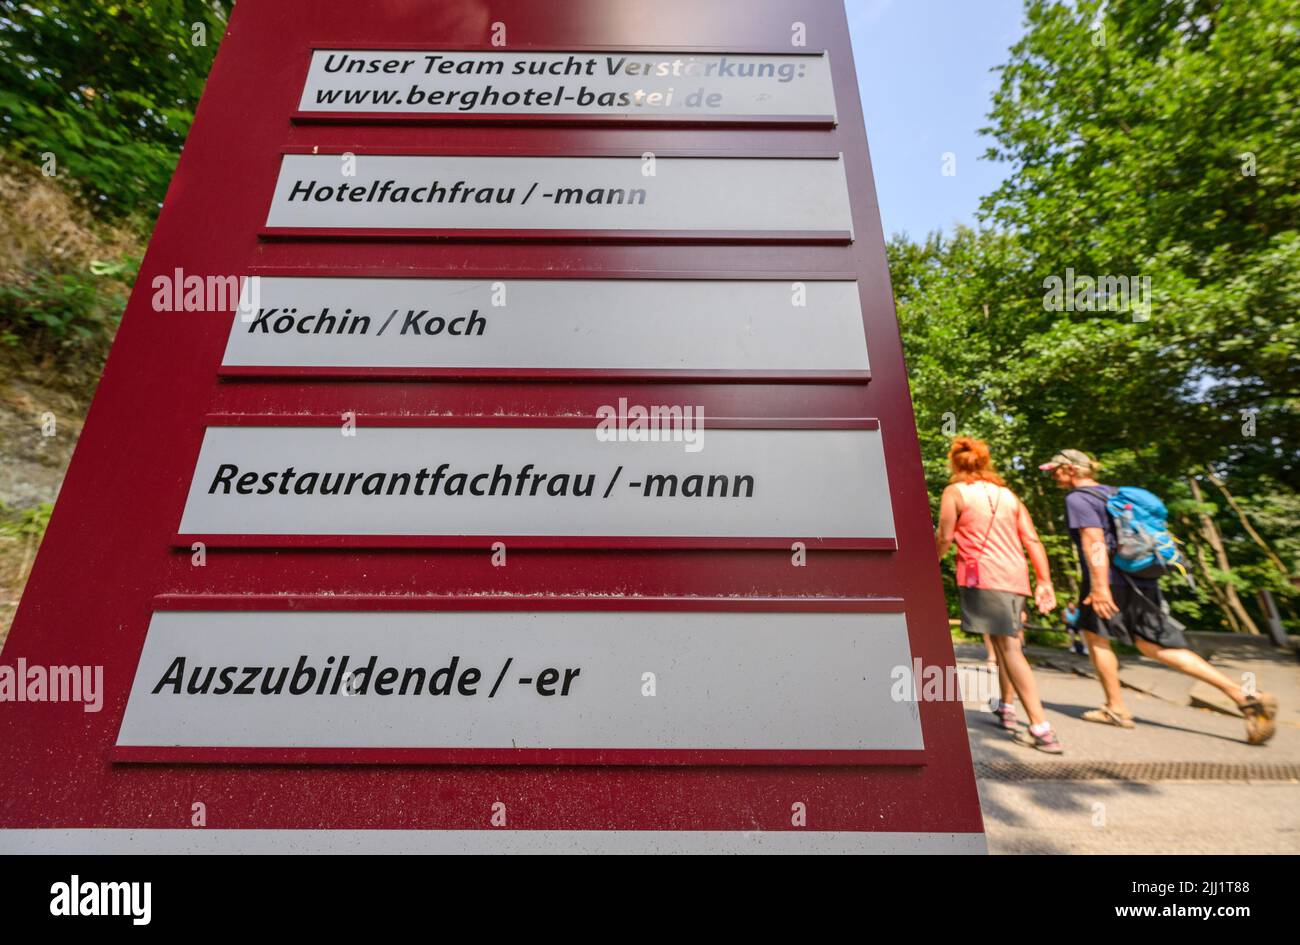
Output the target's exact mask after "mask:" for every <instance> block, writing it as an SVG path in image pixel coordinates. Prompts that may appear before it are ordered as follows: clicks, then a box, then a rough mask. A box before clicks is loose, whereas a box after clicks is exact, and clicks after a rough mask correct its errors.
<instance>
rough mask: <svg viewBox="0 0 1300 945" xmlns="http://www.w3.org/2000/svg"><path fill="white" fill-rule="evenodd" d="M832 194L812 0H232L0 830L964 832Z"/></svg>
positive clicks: (69, 554) (39, 569)
mask: <svg viewBox="0 0 1300 945" xmlns="http://www.w3.org/2000/svg"><path fill="white" fill-rule="evenodd" d="M873 195H874V184H873V180H872V177H871V168H870V162H869V159H868V155H867V146H866V140H865V136H864V132H863V123H862V113H861V108H860V104H859V100H858V93H857V85H856V80H855V76H854V71H853V65H852V53H851V49H850V44H849V37H848V29H847V23H846V20H845V16H844V12H843V10H842V9H840V8H839V6H838V5H837V4H824V3H813V2H808V0H763V2H761V3H754V2H741V0H734V2H732V0H710V2H707V3H701V2H697V0H644V2H642V0H628V2H625V3H621V4H618V5H610V4H608V3H606V2H603V0H563V2H553V3H546V4H539V3H534V2H529V0H518V2H507V0H502V2H499V3H495V4H492V5H491V6H490V8H489V7H487V6H481V7H474V8H463V7H460V6H454V5H430V4H426V3H416V2H409V3H388V4H384V5H382V7H378V8H376V9H374V10H372V11H367V12H366V13H365V14H364V15H359V14H358V9H357V7H356V5H355V4H353V3H345V2H342V0H276V2H270V0H244V2H241V3H240V4H238V6H237V8H236V9H235V12H234V14H233V15H232V19H231V23H230V27H229V29H228V31H227V35H226V37H225V38H224V39H223V41H222V45H221V48H220V51H219V53H218V55H217V58H216V62H215V65H214V67H213V70H212V74H211V76H210V78H209V81H208V85H207V88H206V91H205V93H204V96H203V100H202V102H201V104H200V106H199V109H198V113H197V116H196V120H195V123H194V126H193V130H192V132H191V134H190V137H189V140H188V141H187V143H186V146H185V150H184V154H183V156H182V158H181V161H180V166H179V168H178V170H177V173H176V177H175V179H174V180H173V182H172V186H171V188H170V190H169V192H168V195H167V199H166V201H165V203H164V205H163V208H162V211H161V213H160V215H159V219H158V224H157V228H156V230H155V233H154V237H153V240H152V242H151V244H150V247H149V251H148V254H147V256H146V258H145V260H144V263H143V268H142V270H141V273H140V277H139V279H138V281H137V284H136V286H135V289H134V292H133V293H132V296H131V299H130V302H129V305H128V308H127V311H126V313H125V316H124V318H123V321H122V326H121V329H120V331H119V333H118V337H117V340H116V343H115V345H114V347H113V350H112V353H111V355H110V357H109V361H108V364H107V367H106V369H105V372H104V376H103V380H102V381H101V383H100V387H99V391H98V393H97V395H96V398H95V401H94V403H93V405H92V409H91V411H90V415H89V417H88V420H87V422H86V425H85V428H84V431H83V433H82V435H81V439H80V442H79V443H78V446H77V450H76V453H75V456H74V457H73V461H72V464H71V467H70V469H69V471H68V475H67V478H66V480H65V483H64V486H63V490H62V494H61V496H60V499H59V501H58V504H57V506H56V508H55V511H54V515H53V518H52V520H51V522H50V526H49V530H48V532H47V535H46V538H45V541H44V544H43V546H42V548H41V551H40V554H39V557H38V559H37V561H36V563H35V566H34V568H33V570H32V574H31V578H30V581H29V584H28V587H27V591H26V593H25V595H24V598H23V601H22V603H21V605H20V607H19V609H18V612H17V615H16V618H15V621H14V625H13V629H12V631H11V635H10V638H9V641H8V644H7V646H6V648H5V651H4V654H3V665H4V666H6V667H11V669H10V671H9V673H8V675H7V678H8V680H9V682H10V688H9V690H8V692H7V694H6V692H5V690H4V689H3V688H2V687H0V696H3V697H4V699H3V701H0V849H11V850H68V851H82V850H105V849H131V850H137V851H141V850H196V851H199V850H258V849H281V850H330V849H370V848H373V849H378V850H415V849H428V850H433V849H449V850H503V851H505V850H548V849H549V850H637V849H646V850H755V851H761V850H780V851H785V850H790V851H795V850H809V851H841V850H843V851H865V852H889V851H900V852H916V851H945V852H956V851H961V852H968V851H982V850H983V846H984V844H983V826H982V822H981V818H980V814H979V806H978V798H977V795H976V790H975V782H974V777H973V772H972V766H971V762H970V752H969V749H968V746H967V742H966V733H965V724H964V719H963V713H962V707H961V703H960V701H959V700H953V699H951V698H950V699H948V700H947V701H943V700H931V701H909V700H908V698H900V696H899V695H898V692H899V690H898V686H897V685H896V684H897V683H898V681H899V678H900V676H899V674H900V673H904V672H905V673H906V674H907V675H908V676H909V677H910V676H911V675H912V674H913V673H914V672H915V669H916V667H917V666H923V667H939V668H946V667H951V666H952V665H953V653H952V647H951V643H950V640H949V637H948V632H947V621H946V613H945V608H944V605H943V598H942V593H941V590H940V583H939V576H938V568H937V565H936V563H935V560H934V553H933V541H932V533H931V523H930V517H929V507H928V502H927V497H926V491H925V483H924V478H923V475H922V468H921V462H920V456H919V451H918V448H917V439H916V433H915V429H914V424H913V418H912V411H911V404H910V400H909V396H908V389H907V378H906V373H905V368H904V363H903V354H902V350H901V346H900V341H899V333H898V327H897V324H896V321H895V317H894V313H893V307H892V300H891V294H890V286H889V276H888V271H887V268H886V262H885V252H884V242H883V236H882V233H881V228H880V223H879V218H878V212H877V208H876V205H875V201H874V196H873ZM5 678H6V677H5V675H4V674H3V672H0V682H3V681H4V679H5ZM96 680H98V682H97V681H96ZM37 683H39V685H38V684H37ZM74 683H75V684H76V685H75V686H74V685H73V684H74ZM904 688H906V687H904ZM74 689H75V692H74Z"/></svg>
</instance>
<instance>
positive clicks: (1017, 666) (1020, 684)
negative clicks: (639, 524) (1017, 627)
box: [993, 636, 1047, 725]
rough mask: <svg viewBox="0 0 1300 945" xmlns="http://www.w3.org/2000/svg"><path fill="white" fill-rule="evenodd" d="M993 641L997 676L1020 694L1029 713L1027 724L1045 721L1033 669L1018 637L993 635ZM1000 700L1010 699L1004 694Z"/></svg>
mask: <svg viewBox="0 0 1300 945" xmlns="http://www.w3.org/2000/svg"><path fill="white" fill-rule="evenodd" d="M993 643H994V645H995V646H996V647H997V650H998V670H999V672H998V676H999V678H1000V679H1001V680H1002V682H1003V685H1004V686H1006V685H1008V684H1009V685H1010V686H1012V687H1014V689H1015V693H1016V695H1018V696H1020V702H1021V704H1022V705H1023V706H1024V707H1025V712H1026V713H1028V715H1029V724H1030V725H1041V724H1042V723H1043V722H1046V721H1047V716H1046V715H1045V714H1044V713H1043V703H1042V702H1041V701H1039V698H1038V683H1037V682H1036V681H1035V680H1034V671H1033V668H1032V667H1030V665H1029V660H1027V659H1025V651H1024V649H1023V648H1022V647H1021V645H1020V638H1019V637H1018V636H1014V637H1002V636H995V637H993ZM1002 701H1003V702H1010V701H1011V700H1010V699H1008V698H1007V697H1006V696H1005V695H1004V696H1003V697H1002Z"/></svg>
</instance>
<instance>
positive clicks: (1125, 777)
mask: <svg viewBox="0 0 1300 945" xmlns="http://www.w3.org/2000/svg"><path fill="white" fill-rule="evenodd" d="M975 776H976V777H979V778H987V779H989V780H991V781H1297V782H1300V765H1293V764H1226V763H1218V762H1201V761H1039V762H1019V761H981V762H977V763H976V765H975Z"/></svg>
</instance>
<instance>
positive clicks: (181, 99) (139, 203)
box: [0, 0, 230, 226]
mask: <svg viewBox="0 0 1300 945" xmlns="http://www.w3.org/2000/svg"><path fill="white" fill-rule="evenodd" d="M229 6H230V4H229V3H227V2H224V0H132V2H117V3H113V2H106V0H0V112H2V113H3V115H4V118H3V121H0V147H2V148H3V149H4V150H5V151H6V152H7V153H8V154H9V155H10V156H16V157H21V158H25V159H27V160H30V161H31V162H33V163H34V164H44V163H45V162H46V156H47V155H52V156H53V159H54V161H55V162H57V168H58V171H59V173H60V176H63V175H65V174H66V175H67V178H68V181H69V183H70V184H71V185H72V186H74V187H76V188H78V189H79V191H80V192H81V194H82V195H83V196H84V197H85V198H86V202H87V203H88V204H89V205H90V206H91V207H92V209H94V210H95V211H96V212H97V213H98V214H100V215H102V216H105V217H123V216H132V215H139V216H140V217H142V224H143V225H145V226H148V225H150V224H152V221H153V219H154V217H155V215H156V214H157V210H158V206H159V205H160V204H161V202H162V199H163V196H164V194H165V193H166V190H167V183H168V181H169V180H170V179H171V175H172V172H173V171H174V170H175V167H176V160H177V157H178V156H179V154H180V150H181V146H182V145H183V144H184V142H185V136H186V135H187V134H188V133H189V129H190V122H191V121H192V119H193V115H194V109H195V107H196V106H197V104H198V100H199V95H200V93H201V92H202V91H203V83H204V80H205V78H206V77H207V74H208V69H209V67H210V66H211V64H212V58H213V56H214V55H215V53H216V49H217V45H218V43H219V42H220V40H221V37H222V34H223V33H224V31H225V23H226V18H227V15H228V9H229Z"/></svg>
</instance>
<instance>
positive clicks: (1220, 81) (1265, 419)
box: [890, 0, 1300, 626]
mask: <svg viewBox="0 0 1300 945" xmlns="http://www.w3.org/2000/svg"><path fill="white" fill-rule="evenodd" d="M1297 24H1300V0H1110V2H1107V3H1101V2H1099V0H1080V2H1078V3H1061V2H1049V0H1031V2H1029V3H1028V4H1027V7H1026V26H1027V29H1026V32H1025V35H1024V36H1023V38H1022V39H1021V40H1020V41H1019V42H1017V43H1016V44H1015V45H1014V46H1013V47H1012V49H1011V51H1010V58H1009V61H1008V62H1007V63H1006V64H1005V65H1004V66H1002V67H1001V69H1000V72H1001V84H1000V87H999V89H998V91H997V92H996V93H995V95H994V97H993V102H992V107H991V111H990V115H989V119H990V124H989V127H988V128H986V129H984V130H985V133H986V134H988V135H989V136H990V137H991V138H992V142H993V144H992V147H991V148H990V150H989V153H988V155H987V156H988V157H989V158H992V159H994V160H998V161H1004V162H1007V163H1008V164H1009V174H1008V177H1007V179H1006V181H1005V183H1004V184H1003V185H1002V186H1001V187H999V188H998V189H997V190H996V191H995V192H994V193H992V194H991V195H989V197H988V198H986V200H985V202H984V207H983V212H982V219H983V222H984V225H985V227H986V228H985V229H984V230H982V231H980V232H974V231H969V230H959V231H958V232H957V233H955V234H954V235H953V236H952V237H950V238H939V237H931V238H930V239H929V240H928V241H927V242H926V243H924V244H909V243H907V242H906V241H903V240H898V239H896V240H894V241H893V242H892V243H891V246H890V260H891V269H892V271H893V275H894V279H895V292H896V294H897V300H898V308H899V317H900V323H901V325H902V328H903V332H904V338H905V343H906V347H907V353H908V360H909V370H910V373H911V377H912V383H913V391H914V398H915V400H916V402H917V412H918V424H919V425H920V427H921V429H922V436H923V440H922V446H923V449H925V451H926V455H927V458H928V460H929V467H928V468H929V471H930V476H931V485H932V487H933V488H934V489H937V488H938V486H939V485H940V484H941V483H942V481H943V478H944V469H943V456H944V448H945V446H946V443H947V436H946V435H944V434H945V433H946V432H948V431H951V430H952V429H953V427H954V425H955V427H956V431H957V432H968V433H973V434H977V435H981V436H984V437H985V438H987V439H988V440H989V441H990V445H991V446H992V447H993V449H994V452H995V455H996V456H998V457H1000V459H1001V461H1002V465H1003V468H1004V473H1006V474H1007V475H1008V476H1009V478H1011V479H1012V480H1013V484H1014V485H1016V486H1017V487H1018V488H1019V490H1020V491H1021V492H1022V493H1024V495H1025V498H1026V500H1027V501H1028V502H1029V503H1030V506H1031V509H1032V510H1033V511H1034V512H1035V517H1036V518H1037V519H1038V520H1039V524H1040V528H1042V529H1043V530H1044V532H1046V533H1047V536H1048V540H1049V548H1050V550H1051V551H1052V553H1053V557H1054V558H1055V559H1056V565H1057V567H1058V569H1065V568H1068V569H1070V570H1073V562H1072V561H1070V560H1069V559H1070V552H1069V549H1068V547H1066V545H1065V544H1064V542H1063V541H1062V540H1061V539H1060V537H1059V534H1060V532H1062V531H1063V529H1064V523H1063V522H1062V521H1061V504H1060V497H1059V495H1055V494H1053V493H1052V491H1051V490H1050V489H1047V488H1046V484H1045V483H1044V482H1043V481H1042V480H1041V479H1040V478H1039V477H1037V475H1036V473H1035V472H1034V470H1035V467H1036V466H1037V464H1038V463H1040V462H1043V461H1044V460H1045V459H1046V458H1047V457H1049V456H1050V455H1051V453H1052V452H1054V451H1055V450H1057V449H1060V448H1063V447H1076V448H1081V449H1084V450H1087V451H1089V452H1091V453H1093V454H1094V455H1097V456H1099V458H1100V459H1101V460H1102V462H1103V466H1104V468H1105V469H1106V470H1107V472H1106V476H1105V478H1106V479H1107V480H1109V481H1113V482H1117V483H1132V484H1136V485H1144V486H1146V487H1148V488H1150V489H1152V490H1153V491H1155V492H1158V493H1160V494H1162V495H1163V496H1164V497H1165V498H1166V500H1167V501H1168V502H1169V504H1170V505H1171V508H1172V509H1173V511H1174V522H1175V526H1176V527H1178V528H1179V529H1180V530H1181V532H1182V537H1183V538H1184V539H1186V540H1187V541H1189V542H1190V543H1191V545H1192V551H1193V552H1194V553H1195V554H1198V555H1205V557H1206V559H1207V562H1208V564H1207V567H1206V568H1205V569H1204V571H1203V573H1202V575H1201V576H1202V578H1203V582H1202V583H1203V584H1209V585H1216V584H1217V585H1218V587H1219V589H1220V590H1222V589H1223V588H1224V587H1226V585H1228V584H1231V585H1233V586H1234V587H1235V588H1236V589H1237V591H1238V592H1239V593H1240V594H1241V596H1242V598H1243V599H1245V600H1246V601H1247V602H1248V603H1250V605H1251V606H1252V607H1253V606H1254V603H1253V600H1252V598H1251V597H1250V592H1252V591H1253V590H1255V589H1258V588H1261V587H1268V588H1270V589H1271V590H1272V591H1274V593H1276V594H1280V595H1288V594H1293V593H1294V587H1293V584H1292V582H1291V581H1290V580H1289V578H1290V577H1291V576H1292V575H1293V574H1294V573H1295V570H1296V567H1297V554H1296V550H1297V549H1296V544H1295V539H1294V534H1293V533H1294V531H1295V525H1296V521H1295V519H1294V518H1291V519H1290V520H1289V521H1288V520H1287V516H1288V513H1289V512H1294V511H1295V510H1296V508H1297V504H1298V503H1297V491H1296V490H1297V488H1300V462H1298V461H1297V460H1298V453H1297V449H1298V447H1297V444H1298V443H1300V410H1298V409H1297V407H1298V406H1300V403H1297V393H1298V392H1300V359H1297V357H1296V351H1297V348H1298V347H1300V320H1298V318H1297V311H1298V310H1300V225H1298V223H1297V212H1296V211H1297V206H1298V205H1300V108H1297V101H1296V99H1297V94H1298V92H1300V35H1297ZM1067 272H1070V273H1074V274H1077V275H1078V276H1079V277H1092V278H1095V279H1102V278H1105V277H1113V276H1124V277H1131V278H1133V279H1135V280H1143V279H1147V280H1149V287H1150V302H1151V305H1150V309H1149V312H1146V311H1142V310H1136V311H1135V310H1132V309H1123V308H1121V309H1120V310H1118V311H1111V310H1108V308H1107V306H1105V305H1101V304H1100V303H1101V302H1104V301H1105V299H1104V297H1099V296H1098V294H1097V292H1096V284H1093V285H1092V286H1088V284H1087V283H1086V282H1085V283H1084V285H1085V288H1084V289H1082V290H1080V292H1079V294H1078V296H1077V298H1076V299H1075V301H1076V302H1078V303H1079V304H1078V305H1076V306H1075V308H1076V309H1079V308H1082V309H1087V308H1088V307H1089V305H1090V304H1091V307H1093V308H1098V307H1100V308H1102V309H1103V310H1100V311H1087V310H1076V311H1068V310H1067V311H1057V310H1052V309H1051V308H1050V307H1049V305H1048V295H1049V292H1048V289H1049V287H1050V286H1052V284H1053V283H1052V282H1051V281H1050V280H1052V279H1053V278H1055V279H1059V280H1064V279H1065V278H1066V276H1067ZM1134 284H1137V283H1134ZM945 414H951V415H952V416H950V417H948V418H947V419H948V423H947V425H946V426H945V424H944V420H945V416H944V415H945ZM1207 472H1213V473H1215V478H1218V479H1219V481H1220V482H1221V483H1222V485H1223V487H1224V489H1226V490H1227V493H1226V494H1225V493H1224V492H1223V491H1221V490H1220V489H1218V488H1217V487H1216V486H1214V485H1212V484H1210V482H1211V480H1210V479H1209V478H1207ZM1189 477H1196V480H1197V484H1196V485H1197V488H1199V489H1200V491H1201V493H1202V495H1201V500H1200V501H1199V502H1197V501H1196V500H1195V499H1194V497H1193V496H1192V494H1191V490H1192V488H1193V487H1192V485H1191V483H1189V481H1188V478H1189ZM1229 494H1232V495H1240V496H1245V497H1248V498H1246V499H1244V500H1243V501H1241V502H1238V503H1237V506H1238V507H1237V509H1232V508H1231V506H1230V505H1229V504H1228V502H1227V498H1226V496H1227V495H1229ZM1201 512H1208V513H1209V514H1210V517H1211V521H1212V522H1213V523H1214V527H1215V528H1216V529H1218V530H1219V531H1220V532H1221V534H1222V537H1223V541H1224V545H1225V547H1226V549H1227V555H1228V558H1229V561H1230V562H1231V566H1230V567H1229V568H1228V569H1223V568H1221V567H1218V565H1217V564H1216V562H1215V561H1214V557H1213V555H1212V554H1211V555H1206V551H1207V547H1206V546H1205V545H1204V539H1205V536H1204V534H1203V529H1202V527H1201V522H1202V519H1201V516H1200V513H1201ZM1243 515H1244V516H1245V522H1244V523H1243V521H1242V516H1243ZM1252 523H1253V524H1252ZM1247 524H1252V527H1253V528H1254V529H1255V531H1256V535H1257V536H1258V537H1260V538H1261V539H1262V540H1263V545H1261V544H1260V542H1258V541H1256V539H1255V537H1253V536H1251V534H1250V531H1249V529H1247V527H1246V525H1247ZM1053 532H1055V533H1056V535H1057V537H1053ZM1264 546H1267V550H1266V548H1265V547H1264ZM1270 551H1271V552H1273V554H1271V555H1270V554H1269V552H1270ZM1277 560H1281V561H1282V562H1283V567H1281V568H1279V567H1278V566H1277ZM1214 590H1215V588H1214V586H1209V587H1206V586H1203V587H1202V588H1201V589H1200V591H1199V594H1198V596H1197V597H1195V598H1193V597H1191V596H1189V595H1184V597H1183V598H1182V600H1181V602H1180V605H1179V606H1180V607H1181V608H1182V609H1183V611H1184V613H1187V614H1189V615H1191V616H1193V617H1195V618H1200V619H1202V620H1203V621H1205V622H1208V623H1210V624H1214V623H1219V622H1221V623H1222V624H1223V625H1225V626H1227V625H1233V624H1234V623H1239V621H1237V620H1236V618H1235V617H1231V616H1225V615H1222V614H1220V613H1219V612H1217V611H1216V610H1215V606H1216V605H1217V601H1216V599H1215V597H1214V594H1213V592H1214ZM1254 616H1255V619H1256V620H1257V621H1258V620H1259V618H1260V615H1259V612H1258V610H1257V609H1256V610H1255V611H1254ZM1292 616H1293V614H1292Z"/></svg>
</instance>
